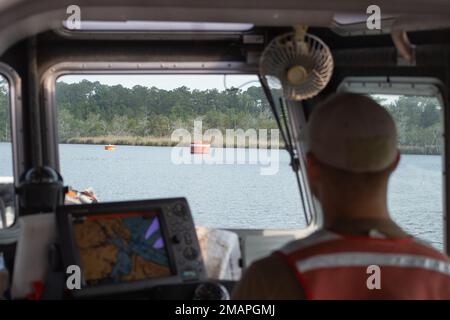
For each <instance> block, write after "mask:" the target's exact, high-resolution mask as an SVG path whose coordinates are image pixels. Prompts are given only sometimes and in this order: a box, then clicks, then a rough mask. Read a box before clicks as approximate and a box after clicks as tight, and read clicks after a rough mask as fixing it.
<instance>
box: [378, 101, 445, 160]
mask: <svg viewBox="0 0 450 320" xmlns="http://www.w3.org/2000/svg"><path fill="white" fill-rule="evenodd" d="M382 104H384V105H385V106H386V108H387V110H389V112H390V113H391V115H392V116H393V118H394V120H395V123H396V124H397V131H398V140H399V144H400V145H401V146H406V147H416V148H419V149H420V150H422V152H421V153H434V154H437V153H441V152H442V133H443V132H442V128H443V119H442V110H441V107H440V105H439V102H438V100H437V99H436V98H430V97H417V96H400V97H399V98H398V99H397V100H395V101H394V102H392V103H390V104H387V103H385V102H384V103H382Z"/></svg>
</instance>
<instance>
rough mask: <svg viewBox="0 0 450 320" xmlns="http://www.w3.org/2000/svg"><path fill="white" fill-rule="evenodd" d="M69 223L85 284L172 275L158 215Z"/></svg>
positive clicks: (97, 217) (121, 215) (95, 217)
mask: <svg viewBox="0 0 450 320" xmlns="http://www.w3.org/2000/svg"><path fill="white" fill-rule="evenodd" d="M72 223H73V230H74V235H75V244H76V247H77V249H78V250H77V251H78V254H79V258H80V266H81V269H82V271H83V274H84V280H85V282H86V285H88V286H92V285H98V284H111V283H120V282H127V281H136V280H145V279H151V278H157V277H167V276H170V275H171V274H172V272H171V268H170V266H169V257H168V254H167V248H166V245H165V242H164V238H163V235H162V233H161V225H160V220H159V218H158V214H157V212H148V213H147V212H145V213H142V212H127V213H112V214H103V213H102V214H98V215H88V216H83V217H74V218H73V220H72Z"/></svg>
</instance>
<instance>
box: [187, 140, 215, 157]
mask: <svg viewBox="0 0 450 320" xmlns="http://www.w3.org/2000/svg"><path fill="white" fill-rule="evenodd" d="M210 147H211V145H210V144H209V143H204V142H202V141H194V142H193V143H191V154H208V153H209V148H210Z"/></svg>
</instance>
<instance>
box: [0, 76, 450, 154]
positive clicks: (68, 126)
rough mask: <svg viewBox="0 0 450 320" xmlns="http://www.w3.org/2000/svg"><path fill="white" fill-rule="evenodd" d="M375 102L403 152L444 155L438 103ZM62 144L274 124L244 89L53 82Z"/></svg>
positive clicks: (257, 92)
mask: <svg viewBox="0 0 450 320" xmlns="http://www.w3.org/2000/svg"><path fill="white" fill-rule="evenodd" d="M374 98H375V99H376V100H377V101H378V102H380V103H381V104H382V105H384V106H385V107H386V108H387V109H388V110H389V111H390V112H391V114H392V115H393V117H394V119H395V121H396V124H397V129H398V133H399V144H400V146H401V147H402V150H403V151H404V152H409V153H433V154H437V153H440V152H442V150H441V148H442V127H443V125H442V110H441V107H440V106H439V103H438V101H437V99H436V98H431V97H415V96H399V97H398V98H396V99H390V100H388V99H386V98H381V97H380V96H374ZM56 101H57V105H58V126H59V138H60V142H62V143H64V142H70V141H71V139H74V138H83V137H90V138H93V137H104V136H110V137H118V138H120V137H156V138H169V137H170V135H171V133H172V132H173V131H174V130H175V129H178V128H185V129H188V130H191V129H192V126H193V122H194V120H202V123H203V129H204V130H206V129H210V128H217V129H219V130H221V131H222V132H223V133H225V130H226V129H243V130H247V129H256V130H258V129H275V128H277V125H276V122H275V120H274V118H273V116H272V113H271V110H270V106H269V104H268V102H267V100H266V98H265V96H264V93H263V92H262V90H261V88H260V87H256V86H252V87H249V88H247V89H246V90H241V89H230V90H223V91H219V90H217V89H208V90H196V89H194V90H191V89H189V88H188V87H186V86H183V87H179V88H176V89H173V90H164V89H159V88H156V87H151V88H148V87H144V86H140V85H136V86H134V87H133V88H126V87H123V86H121V85H114V86H110V85H106V84H101V83H100V82H91V81H88V80H83V81H81V82H79V83H70V84H69V83H65V82H57V84H56ZM7 105H8V87H7V84H6V82H5V81H4V80H3V81H0V141H9V140H10V136H11V134H10V127H9V121H10V118H9V110H8V108H7Z"/></svg>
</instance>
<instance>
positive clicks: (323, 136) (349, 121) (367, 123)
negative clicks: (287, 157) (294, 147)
mask: <svg viewBox="0 0 450 320" xmlns="http://www.w3.org/2000/svg"><path fill="white" fill-rule="evenodd" d="M305 138H306V141H305V142H306V149H307V152H311V153H312V154H314V156H315V157H316V158H317V159H318V160H319V161H320V162H322V163H324V164H327V165H329V166H332V167H335V168H338V169H342V170H346V171H351V172H377V171H382V170H384V169H386V168H387V167H389V166H390V165H391V164H393V163H394V161H395V159H396V157H397V154H398V148H397V130H396V128H395V123H394V120H393V119H392V117H391V115H390V114H389V112H388V111H386V110H385V109H384V108H383V107H381V106H380V105H379V104H378V103H376V102H375V101H374V100H372V99H371V98H369V97H367V96H364V95H359V94H353V93H338V94H335V95H333V96H331V97H330V98H328V99H326V100H325V101H324V102H323V103H321V104H320V105H318V106H317V107H316V108H315V109H314V110H313V112H312V114H311V117H310V120H309V122H308V125H307V129H306V136H305Z"/></svg>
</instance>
